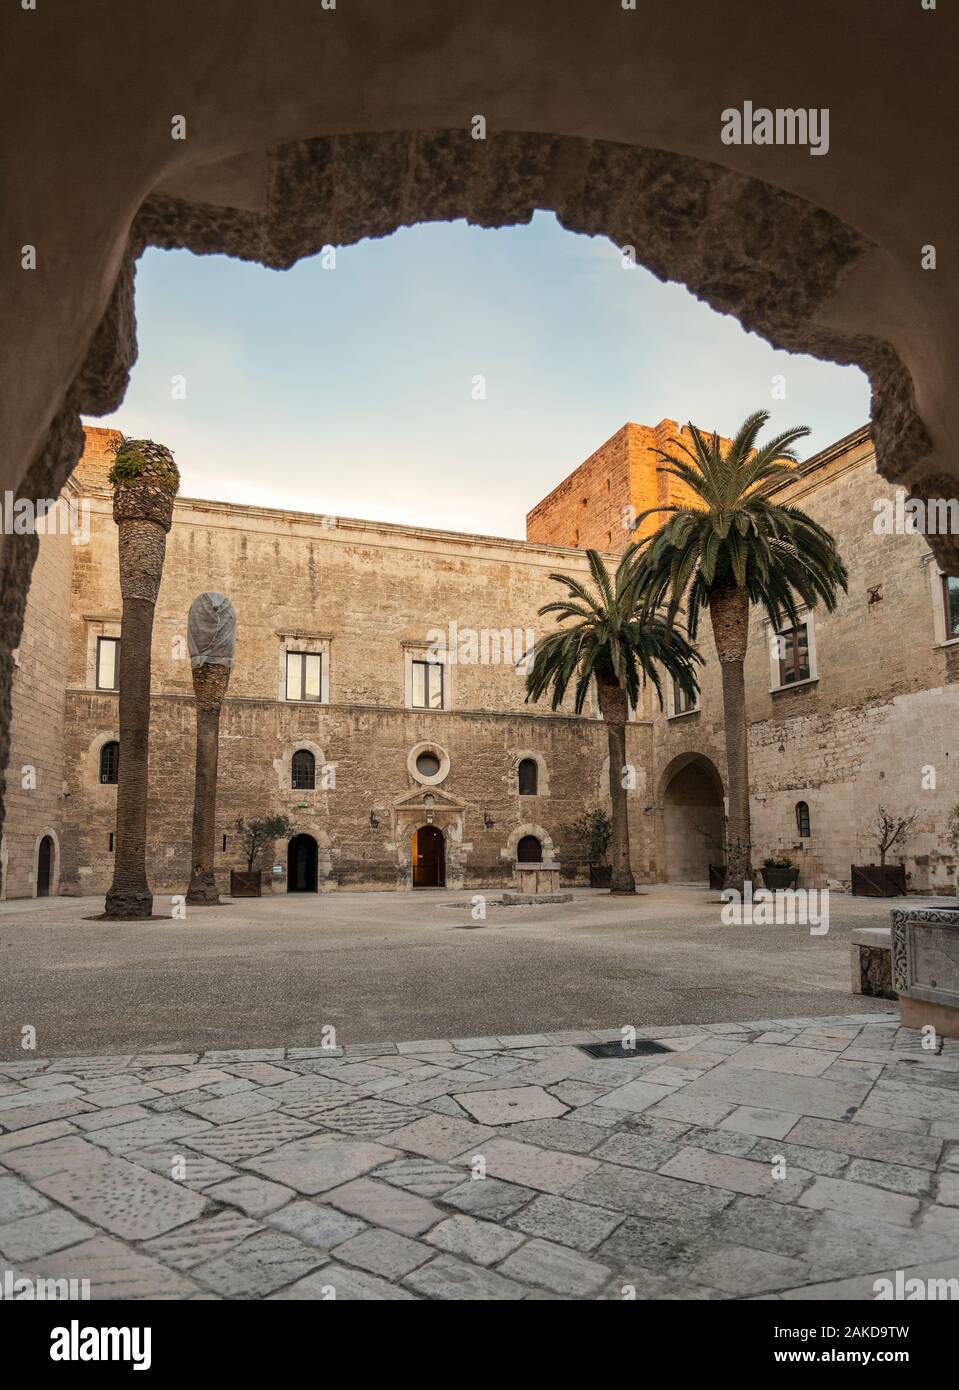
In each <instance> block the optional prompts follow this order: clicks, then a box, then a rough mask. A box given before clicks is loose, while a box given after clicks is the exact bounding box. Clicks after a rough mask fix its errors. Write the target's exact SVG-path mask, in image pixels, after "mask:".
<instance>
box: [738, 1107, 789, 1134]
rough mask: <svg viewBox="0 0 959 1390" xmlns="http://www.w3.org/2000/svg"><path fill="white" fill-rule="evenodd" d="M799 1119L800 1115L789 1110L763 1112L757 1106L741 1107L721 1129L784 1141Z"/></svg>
mask: <svg viewBox="0 0 959 1390" xmlns="http://www.w3.org/2000/svg"><path fill="white" fill-rule="evenodd" d="M798 1119H799V1116H798V1115H795V1114H792V1113H790V1112H789V1111H787V1110H761V1109H759V1108H758V1107H757V1106H755V1105H740V1106H737V1108H736V1109H735V1110H734V1111H733V1113H732V1114H731V1115H727V1116H726V1118H725V1120H722V1121H721V1122H720V1128H721V1129H731V1130H734V1131H735V1132H736V1133H737V1134H753V1135H756V1136H757V1137H758V1138H767V1139H784V1138H785V1137H786V1135H787V1134H788V1133H789V1131H790V1130H791V1129H792V1128H793V1126H794V1125H795V1124H796V1122H797V1120H798Z"/></svg>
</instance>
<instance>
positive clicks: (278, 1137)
mask: <svg viewBox="0 0 959 1390" xmlns="http://www.w3.org/2000/svg"><path fill="white" fill-rule="evenodd" d="M315 1133H316V1125H315V1124H313V1123H311V1122H310V1121H308V1120H297V1119H294V1118H293V1116H291V1115H281V1114H280V1113H279V1112H278V1111H271V1113H270V1114H268V1115H252V1116H251V1117H250V1118H249V1119H248V1120H235V1121H234V1122H233V1124H229V1125H221V1126H220V1127H219V1128H217V1129H210V1130H207V1131H206V1133H204V1134H196V1135H191V1136H190V1142H189V1145H188V1147H189V1148H191V1149H196V1150H197V1151H198V1152H199V1153H202V1154H207V1155H208V1156H209V1157H210V1158H217V1159H219V1160H220V1161H221V1162H223V1163H240V1162H243V1161H244V1160H246V1159H251V1158H254V1157H256V1156H257V1155H258V1154H263V1153H266V1152H267V1150H268V1149H277V1150H278V1149H279V1148H280V1146H281V1145H285V1144H289V1143H290V1142H293V1141H296V1140H298V1139H304V1138H306V1136H307V1135H310V1134H315Z"/></svg>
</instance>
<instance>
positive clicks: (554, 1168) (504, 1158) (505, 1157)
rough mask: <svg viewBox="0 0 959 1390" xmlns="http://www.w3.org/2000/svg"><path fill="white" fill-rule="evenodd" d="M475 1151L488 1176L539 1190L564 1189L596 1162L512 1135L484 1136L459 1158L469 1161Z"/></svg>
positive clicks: (583, 1175) (596, 1165) (594, 1166)
mask: <svg viewBox="0 0 959 1390" xmlns="http://www.w3.org/2000/svg"><path fill="white" fill-rule="evenodd" d="M476 1153H479V1154H480V1155H481V1156H482V1158H483V1160H484V1162H485V1165H486V1172H487V1174H488V1175H489V1176H490V1177H493V1178H503V1179H504V1180H505V1181H506V1182H513V1183H518V1184H520V1185H521V1186H523V1187H535V1188H538V1189H539V1191H541V1192H555V1193H559V1192H565V1191H566V1189H567V1188H568V1187H570V1186H572V1184H573V1183H574V1182H577V1181H578V1180H579V1179H581V1178H583V1177H585V1176H586V1174H587V1173H591V1172H592V1171H593V1170H594V1169H595V1168H597V1167H598V1166H599V1165H598V1164H597V1163H596V1162H595V1160H593V1159H591V1158H584V1157H582V1156H581V1155H579V1154H569V1153H559V1152H557V1151H556V1150H555V1149H540V1148H537V1147H536V1145H534V1144H522V1143H519V1142H517V1141H515V1140H513V1139H490V1140H487V1141H486V1142H484V1143H483V1144H482V1145H481V1146H480V1147H479V1149H478V1150H470V1152H469V1153H465V1154H462V1155H461V1156H460V1159H459V1161H460V1162H462V1163H470V1162H471V1161H472V1159H473V1157H474V1154H476Z"/></svg>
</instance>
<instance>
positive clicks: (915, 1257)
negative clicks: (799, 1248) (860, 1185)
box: [805, 1193, 956, 1283]
mask: <svg viewBox="0 0 959 1390" xmlns="http://www.w3.org/2000/svg"><path fill="white" fill-rule="evenodd" d="M887 1195H888V1194H886V1193H883V1197H886V1196H887ZM903 1200H905V1199H903ZM882 1210H883V1208H882V1205H881V1204H877V1205H875V1206H874V1207H873V1209H872V1216H871V1219H867V1220H866V1221H864V1220H863V1218H862V1215H861V1213H860V1214H857V1215H855V1216H850V1215H847V1214H845V1213H843V1212H839V1211H834V1210H825V1211H821V1212H819V1213H818V1214H817V1218H816V1221H815V1222H814V1223H813V1225H812V1226H811V1227H810V1233H809V1245H808V1247H807V1250H806V1256H805V1258H806V1260H807V1263H808V1267H809V1281H810V1283H815V1282H818V1281H821V1280H825V1279H842V1278H846V1277H848V1276H851V1275H856V1274H861V1273H862V1271H863V1270H864V1269H865V1270H868V1269H885V1268H887V1267H892V1268H893V1269H904V1268H905V1267H906V1266H907V1265H911V1264H918V1263H919V1262H920V1261H923V1260H941V1259H947V1258H950V1257H954V1256H955V1254H956V1236H955V1232H954V1231H953V1232H952V1233H951V1234H950V1233H948V1232H942V1231H915V1230H911V1229H910V1228H909V1227H908V1226H902V1225H893V1224H890V1223H887V1222H885V1221H882V1220H880V1219H879V1217H880V1215H881V1214H882Z"/></svg>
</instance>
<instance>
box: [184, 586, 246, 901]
mask: <svg viewBox="0 0 959 1390" xmlns="http://www.w3.org/2000/svg"><path fill="white" fill-rule="evenodd" d="M187 643H188V645H189V649H190V660H191V662H192V665H193V694H194V697H195V699H196V780H195V783H194V791H193V854H192V860H191V866H190V867H191V873H190V886H189V888H188V889H187V891H186V901H187V902H188V903H189V904H190V905H191V906H193V907H217V906H219V902H220V895H219V893H218V892H217V887H216V877H215V875H214V872H213V862H214V854H215V845H216V774H217V763H218V761H219V753H220V707H221V705H222V704H223V697H224V695H225V694H226V688H227V686H228V685H229V683H230V670H231V668H232V666H233V652H234V649H235V647H236V613H235V612H234V611H233V604H232V603H231V602H230V600H229V599H228V598H225V597H224V595H223V594H217V593H206V594H200V595H199V596H198V597H197V598H195V599H194V600H193V602H192V603H191V604H190V616H189V619H188V621H187Z"/></svg>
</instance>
